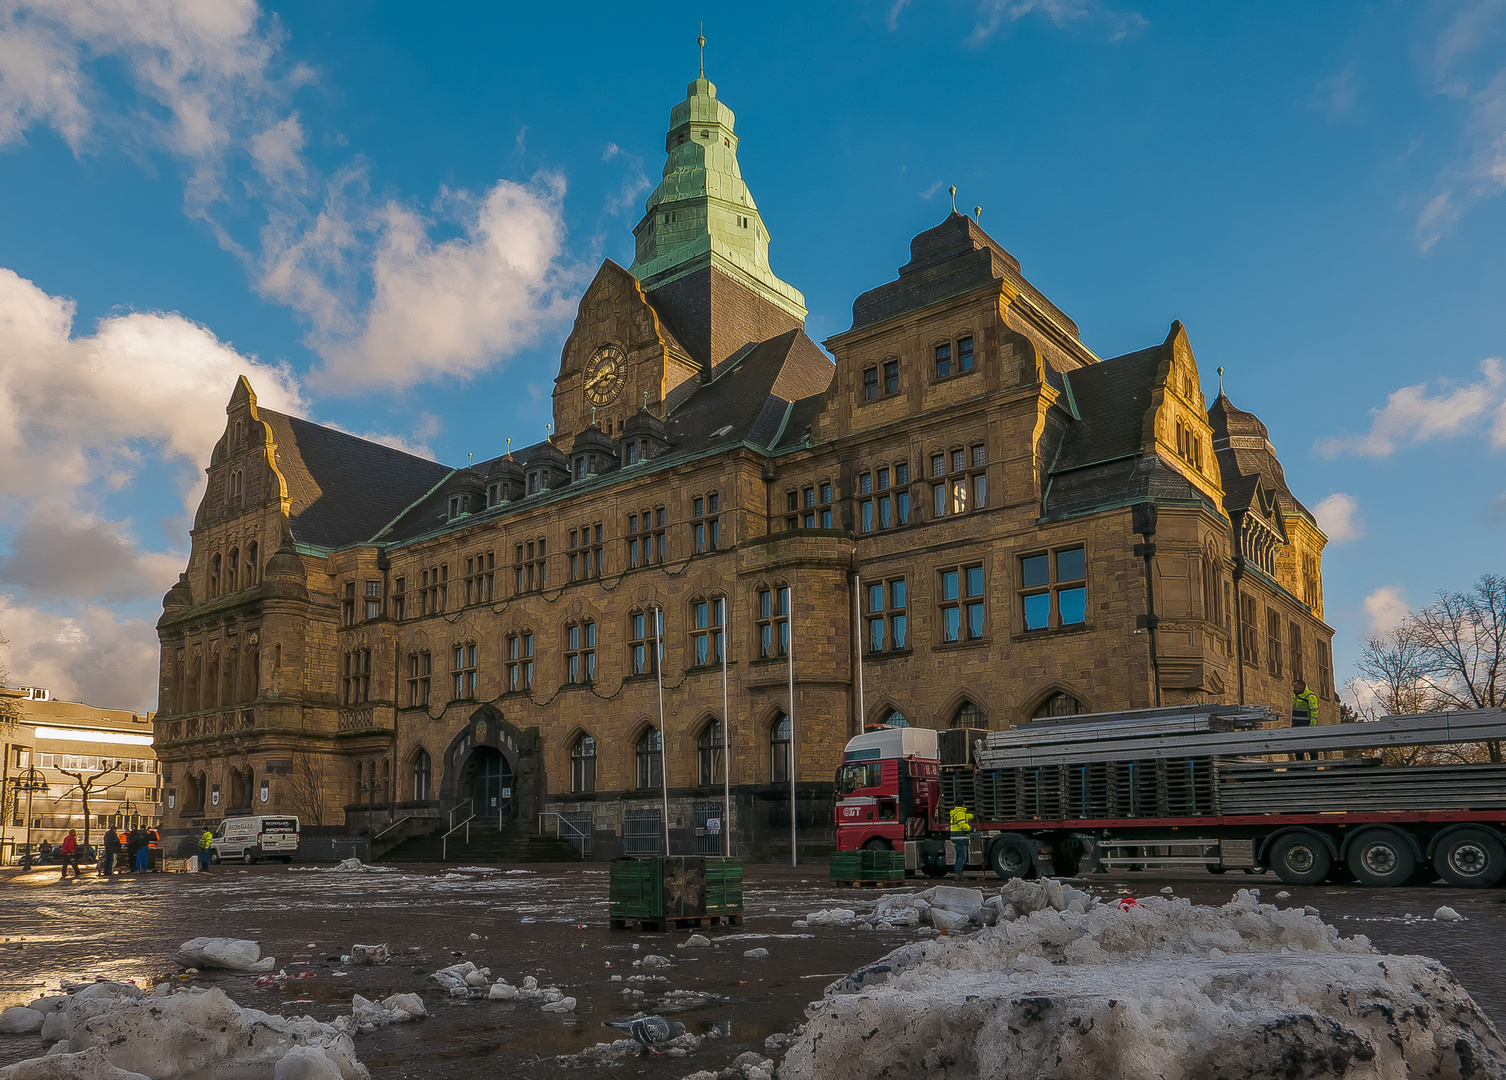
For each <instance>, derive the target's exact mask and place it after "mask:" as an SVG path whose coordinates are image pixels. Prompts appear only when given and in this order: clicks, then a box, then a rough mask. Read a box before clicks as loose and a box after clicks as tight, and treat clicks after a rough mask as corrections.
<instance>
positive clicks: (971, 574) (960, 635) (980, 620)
mask: <svg viewBox="0 0 1506 1080" xmlns="http://www.w3.org/2000/svg"><path fill="white" fill-rule="evenodd" d="M940 577H941V582H940V584H941V591H940V596H941V602H940V605H939V606H940V608H941V640H942V641H943V642H961V641H978V640H979V639H981V638H982V637H983V635H984V634H985V633H986V631H987V629H988V602H987V600H986V599H985V598H984V591H983V567H981V566H958V567H951V568H948V569H945V570H942V571H941V573H940Z"/></svg>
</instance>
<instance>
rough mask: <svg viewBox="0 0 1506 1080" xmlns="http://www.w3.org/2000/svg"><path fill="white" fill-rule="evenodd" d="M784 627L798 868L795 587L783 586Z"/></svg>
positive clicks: (792, 817) (792, 859) (794, 850)
mask: <svg viewBox="0 0 1506 1080" xmlns="http://www.w3.org/2000/svg"><path fill="white" fill-rule="evenodd" d="M784 625H785V628H786V631H787V636H788V637H789V661H790V663H789V668H790V750H789V763H790V865H791V866H799V865H800V856H799V852H798V850H797V847H796V845H797V843H798V842H797V841H796V839H795V587H794V586H793V585H786V586H785V611H784Z"/></svg>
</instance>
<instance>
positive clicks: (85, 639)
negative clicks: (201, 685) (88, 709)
mask: <svg viewBox="0 0 1506 1080" xmlns="http://www.w3.org/2000/svg"><path fill="white" fill-rule="evenodd" d="M0 637H4V638H6V639H8V641H9V644H8V645H0V667H6V668H9V670H10V673H11V681H12V682H14V683H16V684H17V685H22V686H45V687H47V689H49V690H51V691H52V692H53V693H54V694H56V695H57V696H58V697H60V698H64V699H67V700H73V701H87V702H90V703H91V704H95V705H99V706H101V707H103V708H120V709H136V710H139V711H145V710H147V709H153V708H156V705H157V632H156V629H155V627H154V626H153V625H152V623H151V622H149V621H148V620H146V619H133V618H121V617H119V616H118V615H116V613H115V612H113V611H111V610H110V609H109V608H105V607H99V606H96V605H87V606H85V607H83V608H81V609H80V610H78V611H77V612H74V613H72V614H66V615H59V614H56V613H54V612H52V611H47V610H44V609H42V608H40V607H38V606H36V605H34V604H29V603H21V602H19V601H17V600H16V599H15V597H12V596H8V595H6V594H5V593H0Z"/></svg>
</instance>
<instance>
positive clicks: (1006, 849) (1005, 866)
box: [988, 833, 1035, 880]
mask: <svg viewBox="0 0 1506 1080" xmlns="http://www.w3.org/2000/svg"><path fill="white" fill-rule="evenodd" d="M1032 847H1033V845H1032V844H1031V843H1030V841H1029V840H1027V839H1026V838H1025V837H1023V836H1016V835H1015V834H1013V833H1005V834H1004V835H1003V836H1001V837H999V838H998V839H997V840H995V841H994V842H993V846H992V847H990V848H989V849H988V868H989V869H990V870H992V871H993V873H994V876H995V877H999V878H1003V879H1005V880H1008V879H1009V878H1033V877H1035V853H1034V852H1033V851H1032V850H1031V849H1032Z"/></svg>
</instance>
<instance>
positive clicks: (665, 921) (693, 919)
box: [611, 912, 743, 934]
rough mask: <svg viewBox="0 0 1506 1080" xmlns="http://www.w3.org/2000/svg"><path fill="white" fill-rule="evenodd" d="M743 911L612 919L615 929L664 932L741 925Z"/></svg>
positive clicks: (649, 932)
mask: <svg viewBox="0 0 1506 1080" xmlns="http://www.w3.org/2000/svg"><path fill="white" fill-rule="evenodd" d="M742 924H743V916H742V912H738V913H737V914H736V915H671V916H665V917H663V918H658V919H617V918H613V919H612V920H611V926H612V929H613V930H636V931H640V932H642V933H645V934H664V933H669V932H671V931H676V930H704V929H707V928H708V927H712V926H741V925H742Z"/></svg>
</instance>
